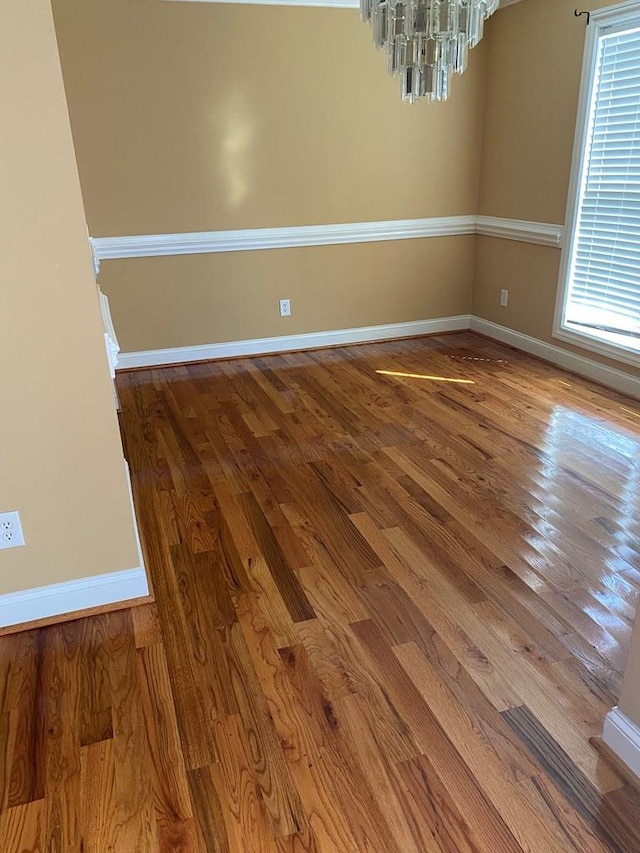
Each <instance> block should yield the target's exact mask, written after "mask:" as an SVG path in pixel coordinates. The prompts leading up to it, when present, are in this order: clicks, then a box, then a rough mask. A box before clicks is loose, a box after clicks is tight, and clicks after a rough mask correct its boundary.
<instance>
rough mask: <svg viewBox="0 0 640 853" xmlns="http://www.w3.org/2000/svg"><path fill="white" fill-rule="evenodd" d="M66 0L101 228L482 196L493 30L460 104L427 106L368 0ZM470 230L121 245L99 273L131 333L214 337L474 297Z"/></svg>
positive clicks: (215, 225) (97, 228)
mask: <svg viewBox="0 0 640 853" xmlns="http://www.w3.org/2000/svg"><path fill="white" fill-rule="evenodd" d="M53 5H54V13H55V17H56V27H57V31H58V36H59V43H60V49H61V55H62V62H63V69H64V72H65V82H66V88H67V94H68V98H69V104H70V112H71V117H72V125H73V131H74V138H75V142H76V148H77V152H78V163H79V168H80V176H81V181H82V186H83V193H84V198H85V204H86V208H87V216H88V222H89V227H90V231H91V233H92V234H93V235H94V236H113V235H124V234H145V233H146V234H149V233H162V232H166V233H172V232H181V231H199V230H218V229H236V228H256V227H275V226H286V225H312V224H322V223H339V222H358V221H369V220H389V219H406V218H414V217H427V216H450V215H457V214H469V213H473V212H474V211H475V209H476V206H477V192H478V177H479V164H480V139H481V129H482V101H483V88H484V87H483V83H484V64H485V63H484V59H485V57H484V53H483V47H482V45H481V46H480V47H479V48H477V49H476V50H475V51H473V53H472V60H471V67H470V69H469V71H468V72H467V74H466V75H464V76H463V77H462V78H457V79H456V80H455V81H454V84H453V95H452V97H451V100H450V101H449V102H448V103H447V104H442V105H427V104H423V103H420V104H415V105H413V106H412V105H408V104H403V103H402V102H401V100H400V96H399V83H398V81H397V80H392V79H390V78H389V77H388V75H387V73H386V60H385V57H384V55H383V54H380V53H378V52H377V51H376V50H375V49H374V48H373V46H372V43H371V32H370V30H369V29H368V28H367V27H366V26H365V25H363V24H362V23H361V21H360V18H359V13H358V11H357V10H355V9H313V8H311V9H310V8H294V7H278V6H251V5H249V6H233V5H220V4H206V3H168V2H159V0H137V2H135V3H134V2H131V0H83V2H82V3H78V2H77V0H54V4H53ZM463 244H464V246H463ZM468 244H469V241H468V240H467V241H465V240H464V238H463V239H462V240H461V248H460V250H458V249H457V248H456V245H457V244H456V243H455V241H451V240H448V239H447V240H443V241H439V240H435V241H433V243H431V242H429V241H424V240H423V241H419V240H414V241H403V242H400V243H397V244H396V245H387V246H386V247H382V246H381V245H380V244H370V245H369V249H370V251H367V250H364V249H363V248H362V247H361V246H350V247H333V246H331V247H326V248H322V249H300V250H296V251H287V250H277V251H272V252H254V253H237V254H231V255H225V256H221V255H218V256H209V257H206V258H203V257H201V258H184V257H183V258H173V259H171V258H170V259H160V260H158V261H128V262H127V261H122V262H105V263H103V267H102V270H101V278H100V281H101V286H102V287H103V289H104V290H105V291H106V292H107V293H108V294H109V296H110V298H111V299H112V308H113V313H114V320H115V325H116V329H117V331H118V334H119V336H120V337H121V344H122V346H123V349H124V350H129V351H130V350H138V349H146V348H150V347H158V348H159V347H166V346H180V345H189V344H201V343H208V342H214V341H219V340H232V339H234V338H247V337H252V336H256V335H257V336H263V335H276V334H289V333H293V332H304V331H315V330H318V329H325V328H334V329H335V328H346V327H351V326H359V325H366V324H371V323H388V322H392V321H404V320H415V319H425V317H429V316H437V314H434V313H432V312H440V311H441V310H446V313H453V314H458V313H468V311H469V308H470V304H471V290H470V287H471V281H472V277H473V252H472V250H470V249H469V245H468ZM378 264H379V266H378ZM463 264H466V265H467V266H466V270H465V271H466V274H467V276H468V279H467V281H466V284H465V285H464V286H462V284H461V276H462V265H463ZM279 297H289V298H290V299H291V300H292V309H293V317H292V318H291V319H290V320H286V321H280V319H279V317H277V299H278V298H279ZM338 297H340V298H338ZM342 297H344V298H342ZM203 311H204V312H205V313H203ZM425 312H429V313H427V314H425Z"/></svg>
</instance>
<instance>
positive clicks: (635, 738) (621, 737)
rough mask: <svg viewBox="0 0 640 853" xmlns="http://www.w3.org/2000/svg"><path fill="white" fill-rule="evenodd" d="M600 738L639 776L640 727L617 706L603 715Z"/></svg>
mask: <svg viewBox="0 0 640 853" xmlns="http://www.w3.org/2000/svg"><path fill="white" fill-rule="evenodd" d="M602 740H603V741H604V742H605V743H606V745H607V746H608V747H609V749H612V750H613V751H614V752H615V754H616V755H617V756H618V758H619V759H620V760H621V761H624V763H625V764H626V765H627V767H629V768H630V769H631V770H632V771H633V773H635V775H636V776H638V777H640V727H638V726H636V724H635V723H633V722H631V720H630V719H629V718H628V717H627V716H626V715H625V714H623V713H622V711H620V709H619V708H613V709H612V710H611V711H609V713H608V714H607V716H606V717H605V720H604V728H603V730H602Z"/></svg>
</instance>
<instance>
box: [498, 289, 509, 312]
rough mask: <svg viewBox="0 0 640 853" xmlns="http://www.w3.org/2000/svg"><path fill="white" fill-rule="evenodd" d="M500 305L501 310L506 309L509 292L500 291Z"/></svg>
mask: <svg viewBox="0 0 640 853" xmlns="http://www.w3.org/2000/svg"><path fill="white" fill-rule="evenodd" d="M500 305H501V306H502V307H503V308H506V307H507V306H508V305H509V291H508V290H504V289H503V290H501V291H500Z"/></svg>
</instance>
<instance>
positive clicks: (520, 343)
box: [470, 317, 640, 399]
mask: <svg viewBox="0 0 640 853" xmlns="http://www.w3.org/2000/svg"><path fill="white" fill-rule="evenodd" d="M470 328H471V331H473V332H478V333H480V334H482V335H486V336H487V337H489V338H493V339H494V340H496V341H500V342H501V343H503V344H507V345H509V346H512V347H516V348H517V349H521V350H524V352H528V353H530V354H531V355H535V356H538V358H541V359H544V361H549V362H551V364H556V365H557V366H558V367H562V368H564V370H569V371H571V373H577V374H578V375H579V376H585V377H586V378H587V379H593V381H594V382H599V383H600V384H601V385H606V386H607V387H608V388H613V389H614V390H616V391H620V392H622V393H623V394H628V395H629V396H631V397H636V398H638V399H640V379H639V378H637V377H635V376H631V375H630V374H628V373H624V372H623V371H622V370H616V369H615V368H614V367H608V366H607V365H605V364H600V363H599V362H597V361H593V360H592V359H590V358H585V357H584V356H582V355H576V353H573V352H569V351H568V350H565V349H561V348H560V347H556V346H553V344H547V343H545V342H544V341H540V340H538V338H532V337H530V336H529V335H525V334H523V333H522V332H516V331H514V330H513V329H508V328H507V327H506V326H500V325H498V323H492V322H490V321H489V320H483V319H482V318H481V317H471V323H470Z"/></svg>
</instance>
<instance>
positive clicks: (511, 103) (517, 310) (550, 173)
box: [473, 0, 640, 375]
mask: <svg viewBox="0 0 640 853" xmlns="http://www.w3.org/2000/svg"><path fill="white" fill-rule="evenodd" d="M613 2H614V0H600V2H599V3H598V6H599V7H603V6H608V5H613ZM616 2H617V0H616ZM575 5H576V4H575V0H522V2H521V3H516V4H515V5H513V6H509V7H507V8H505V9H503V10H502V11H501V12H500V13H499V14H498V15H496V16H495V18H494V19H493V21H492V22H491V28H490V30H489V32H488V37H487V40H486V41H487V44H486V47H487V55H488V62H487V90H486V101H485V125H484V142H483V160H482V168H481V178H480V198H479V213H481V214H483V215H485V216H500V217H507V218H513V219H524V220H531V221H534V222H551V223H558V224H562V223H564V218H565V207H566V201H567V194H568V190H569V172H570V169H571V155H572V151H573V139H574V134H575V121H576V113H577V108H578V94H579V89H580V78H581V72H582V55H583V50H584V37H585V25H586V24H585V20H586V19H585V18H580V19H578V18H576V17H575V16H574V14H573V12H574V9H575ZM559 265H560V250H559V249H554V248H549V247H545V246H532V245H530V244H527V243H517V242H510V241H507V240H500V239H496V238H492V237H479V238H478V248H477V262H476V272H475V281H474V288H473V313H474V314H477V315H478V316H480V317H484V318H485V319H487V320H491V321H492V322H494V323H500V324H501V325H503V326H508V327H510V328H513V329H516V330H517V331H520V332H524V333H525V334H527V335H532V336H533V337H536V338H539V339H541V340H543V341H547V342H549V343H553V344H554V345H556V346H561V347H562V348H563V349H567V350H569V351H571V352H576V353H579V354H582V355H586V356H587V357H588V358H591V359H593V360H596V361H601V362H603V363H605V364H610V365H612V366H614V367H617V368H618V369H620V370H624V371H626V372H628V373H632V374H635V375H640V371H639V370H634V369H633V368H632V367H630V366H624V365H621V364H620V363H619V362H614V361H612V360H610V359H606V358H601V357H599V356H598V355H597V354H595V353H591V352H587V351H585V350H581V349H579V348H577V347H572V346H570V345H568V344H565V343H563V342H561V341H558V340H556V339H555V338H553V337H552V334H551V333H552V328H553V315H554V309H555V300H556V292H557V286H558V274H559ZM501 288H508V289H509V291H510V304H509V307H508V308H501V307H500V305H499V298H500V289H501Z"/></svg>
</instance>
